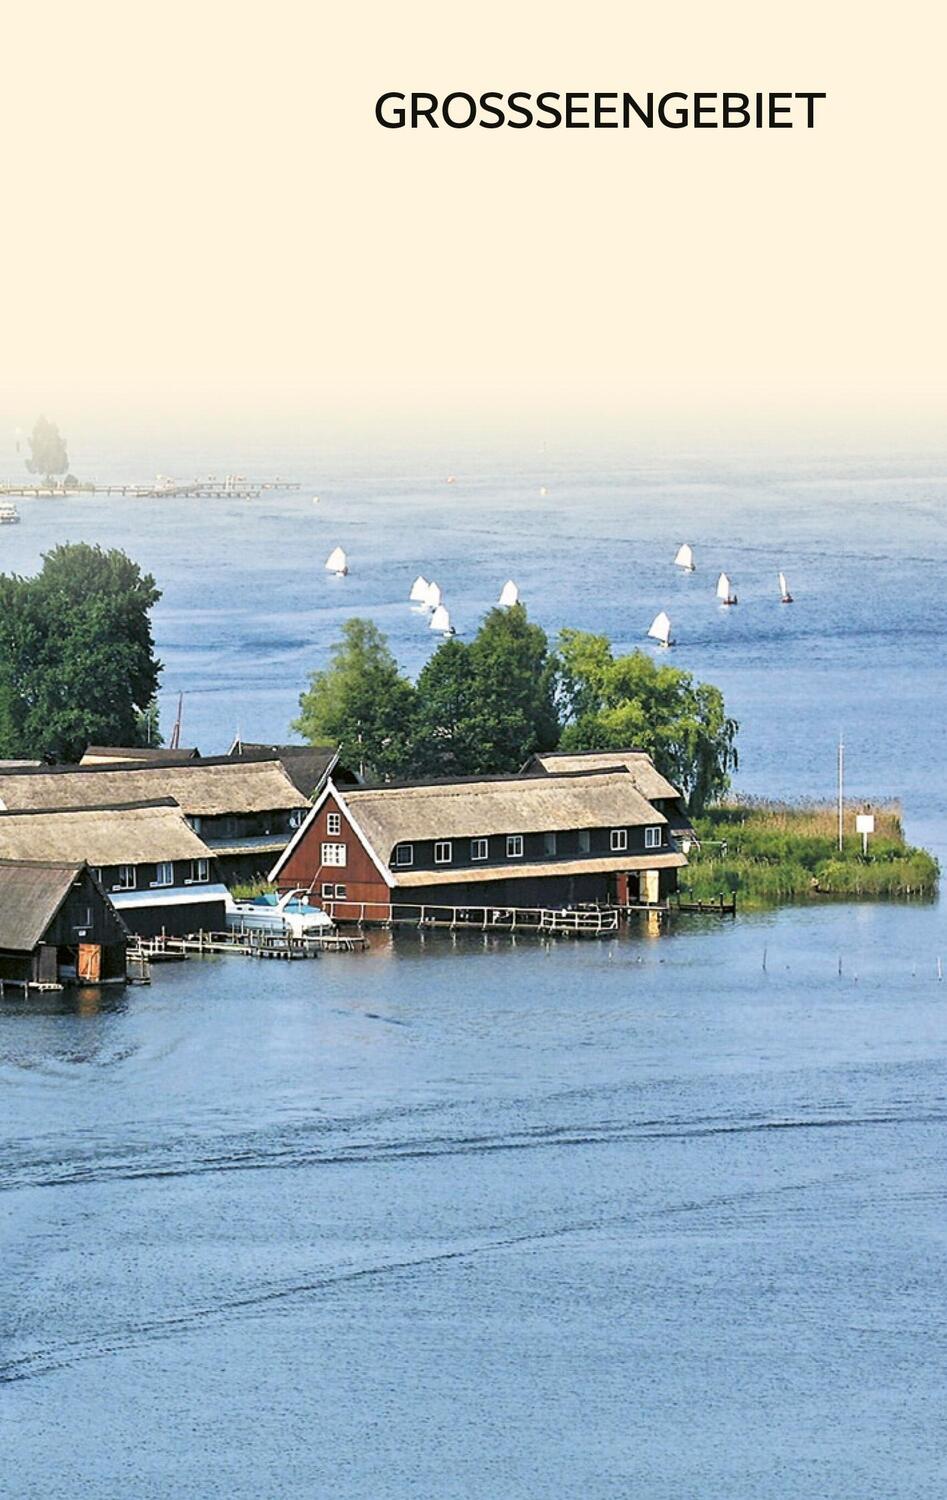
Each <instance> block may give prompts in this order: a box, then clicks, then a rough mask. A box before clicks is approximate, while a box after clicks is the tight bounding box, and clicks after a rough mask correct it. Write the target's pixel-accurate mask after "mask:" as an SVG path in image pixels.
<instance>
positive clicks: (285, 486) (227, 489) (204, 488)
mask: <svg viewBox="0 0 947 1500" xmlns="http://www.w3.org/2000/svg"><path fill="white" fill-rule="evenodd" d="M301 488H302V486H301V484H300V483H299V482H298V481H297V480H290V479H285V480H284V479H260V480H256V479H247V478H245V477H244V476H243V475H241V474H228V475H227V476H226V477H225V478H224V479H215V478H213V477H210V478H207V479H191V480H184V481H181V482H180V483H178V482H177V481H174V480H161V481H158V480H156V481H155V482H153V483H152V484H96V483H89V484H78V485H69V486H68V487H65V486H62V485H49V484H28V483H25V482H22V481H20V480H18V479H0V496H7V495H9V496H16V497H17V498H20V499H33V500H76V499H81V498H82V497H83V496H85V495H122V496H125V497H126V498H127V499H130V500H182V499H183V500H260V499H262V497H263V496H264V495H267V494H277V493H279V494H283V493H287V492H290V491H295V490H299V489H301Z"/></svg>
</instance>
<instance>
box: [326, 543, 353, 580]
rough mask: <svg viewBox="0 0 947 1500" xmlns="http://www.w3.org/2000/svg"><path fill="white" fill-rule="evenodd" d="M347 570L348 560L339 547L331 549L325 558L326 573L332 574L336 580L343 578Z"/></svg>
mask: <svg viewBox="0 0 947 1500" xmlns="http://www.w3.org/2000/svg"><path fill="white" fill-rule="evenodd" d="M348 570H349V560H348V558H347V557H346V555H345V553H344V552H343V551H342V548H341V547H333V549H332V551H331V552H330V553H329V556H328V557H327V558H326V572H327V573H334V574H335V576H336V578H344V577H345V575H346V573H347V572H348Z"/></svg>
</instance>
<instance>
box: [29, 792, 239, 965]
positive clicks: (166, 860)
mask: <svg viewBox="0 0 947 1500" xmlns="http://www.w3.org/2000/svg"><path fill="white" fill-rule="evenodd" d="M0 860H16V861H24V860H25V861H28V862H30V863H44V862H49V861H62V860H65V861H67V862H70V863H75V864H80V863H83V864H87V865H88V867H89V869H90V871H91V874H92V876H93V878H94V879H95V880H96V881H97V882H98V884H99V886H100V887H101V888H102V890H103V891H104V892H105V893H106V894H107V896H108V898H109V900H110V902H111V904H112V906H113V907H114V908H115V910H116V911H117V912H118V914H119V916H120V917H121V918H122V920H123V922H124V923H125V925H126V927H128V928H129V929H130V931H131V932H133V933H135V934H136V935H138V936H140V937H155V936H157V935H158V934H159V933H161V932H165V933H168V934H169V935H172V936H175V937H183V936H186V935H187V934H188V933H192V932H200V931H202V930H203V931H205V932H217V931H222V930H223V929H224V927H225V926H226V904H227V894H228V893H227V888H226V886H225V885H224V884H223V883H222V882H221V879H220V872H219V869H218V865H217V861H216V859H215V858H214V856H213V854H212V853H211V851H210V849H209V848H208V847H207V845H206V844H205V843H204V841H203V840H202V839H201V838H199V836H198V835H197V834H196V833H195V832H194V830H193V828H191V827H190V826H189V824H188V822H187V820H186V819H185V817H184V814H183V813H182V811H181V809H180V808H179V807H178V806H177V805H176V804H175V803H174V802H172V801H171V800H170V799H167V800H165V801H162V802H145V803H138V804H136V805H132V806H120V807H73V808H63V809H57V810H53V811H48V810H46V811H32V812H3V813H0Z"/></svg>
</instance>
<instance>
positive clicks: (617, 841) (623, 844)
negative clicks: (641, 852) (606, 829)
mask: <svg viewBox="0 0 947 1500" xmlns="http://www.w3.org/2000/svg"><path fill="white" fill-rule="evenodd" d="M627 848H628V829H627V828H613V829H612V853H613V854H618V853H620V852H621V850H622V849H627Z"/></svg>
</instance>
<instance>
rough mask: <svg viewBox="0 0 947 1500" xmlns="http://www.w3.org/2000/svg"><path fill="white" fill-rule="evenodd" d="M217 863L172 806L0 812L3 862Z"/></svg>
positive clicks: (105, 863) (163, 804)
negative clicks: (210, 860)
mask: <svg viewBox="0 0 947 1500" xmlns="http://www.w3.org/2000/svg"><path fill="white" fill-rule="evenodd" d="M208 858H213V855H212V853H211V851H210V850H209V849H208V848H207V845H206V844H205V843H204V841H203V840H202V839H200V838H198V836H197V834H196V833H195V832H194V830H193V829H192V828H190V827H189V825H188V823H187V822H186V820H185V817H184V814H183V813H182V811H181V809H180V808H179V807H176V806H175V805H174V803H172V802H158V803H147V804H144V805H139V806H137V807H83V808H73V809H71V810H69V811H56V812H19V813H17V812H6V813H0V859H17V860H23V859H26V860H85V861H86V862H87V863H88V864H90V865H96V866H99V867H101V866H103V865H142V864H154V863H155V862H156V861H158V860H174V859H208Z"/></svg>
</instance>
